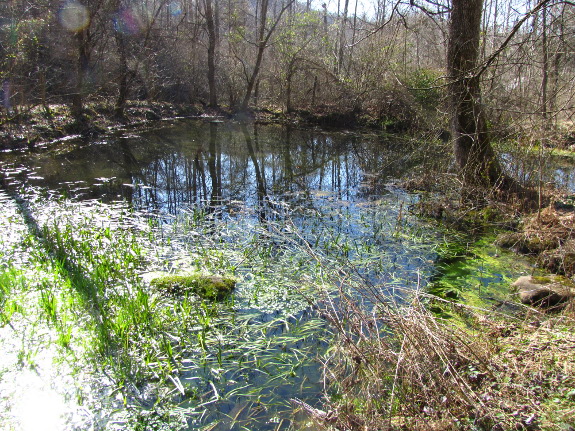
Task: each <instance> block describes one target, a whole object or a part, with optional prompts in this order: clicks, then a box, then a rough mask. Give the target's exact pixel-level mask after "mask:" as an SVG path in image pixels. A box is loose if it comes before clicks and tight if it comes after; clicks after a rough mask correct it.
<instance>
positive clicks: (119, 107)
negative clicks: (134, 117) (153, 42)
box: [114, 31, 128, 120]
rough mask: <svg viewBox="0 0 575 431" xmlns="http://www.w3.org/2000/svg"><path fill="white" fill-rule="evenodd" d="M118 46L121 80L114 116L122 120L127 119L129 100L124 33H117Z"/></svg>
mask: <svg viewBox="0 0 575 431" xmlns="http://www.w3.org/2000/svg"><path fill="white" fill-rule="evenodd" d="M116 44H117V46H118V55H119V61H120V79H119V85H118V98H117V99H116V106H114V115H115V116H116V118H118V119H120V120H125V119H126V114H125V112H124V110H125V108H126V101H127V100H128V58H127V56H126V39H125V37H124V35H123V34H122V32H120V31H117V32H116Z"/></svg>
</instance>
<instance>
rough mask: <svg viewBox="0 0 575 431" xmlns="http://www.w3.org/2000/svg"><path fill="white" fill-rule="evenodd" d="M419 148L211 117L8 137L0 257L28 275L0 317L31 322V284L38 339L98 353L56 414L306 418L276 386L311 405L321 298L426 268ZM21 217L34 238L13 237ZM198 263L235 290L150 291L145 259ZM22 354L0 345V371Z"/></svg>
mask: <svg viewBox="0 0 575 431" xmlns="http://www.w3.org/2000/svg"><path fill="white" fill-rule="evenodd" d="M429 157H430V153H429V151H428V150H427V149H425V148H422V146H421V145H419V143H417V142H412V141H410V140H407V139H404V138H402V137H397V136H396V137H394V136H389V137H375V136H365V135H358V134H352V133H344V132H340V133H335V132H331V133H328V132H322V131H314V130H311V131H310V130H301V129H297V128H294V127H285V126H275V125H254V124H249V125H246V124H242V123H233V122H225V123H224V122H219V121H211V122H204V121H181V122H177V123H175V124H169V125H166V126H165V127H162V128H157V129H154V130H149V131H146V132H142V133H139V134H133V133H131V132H129V131H124V132H122V131H120V132H118V134H117V135H116V136H114V137H113V138H109V139H106V140H105V141H99V142H89V143H88V144H84V145H79V146H71V147H70V148H69V150H68V151H62V152H60V153H55V152H53V151H51V152H43V151H39V152H36V153H33V154H28V155H26V156H25V157H22V156H19V155H13V154H6V155H4V157H3V158H4V162H3V171H4V190H3V192H2V196H1V198H2V200H3V202H5V207H6V208H9V209H10V211H8V210H7V211H6V213H5V215H4V222H3V228H4V231H5V234H4V238H3V240H2V245H3V248H4V252H3V254H2V256H1V257H2V263H3V270H4V273H5V274H8V275H6V277H7V278H6V279H7V280H8V279H9V280H11V282H12V283H13V282H14V280H24V281H23V282H22V284H23V285H31V286H35V285H37V286H39V287H38V288H35V289H29V290H26V288H24V287H22V292H20V293H19V295H20V299H11V296H10V292H9V291H8V290H7V289H4V294H3V297H2V298H0V299H2V301H3V305H4V309H5V310H12V311H11V312H10V313H9V314H8V312H7V311H5V312H4V314H3V322H10V327H11V328H16V329H18V330H19V331H20V330H22V331H26V330H27V329H26V328H27V327H29V326H30V321H31V320H32V317H30V318H29V319H28V318H26V319H17V318H14V317H13V316H18V315H23V316H31V315H34V313H35V312H29V313H26V312H25V311H24V310H25V309H26V307H27V305H26V304H31V303H34V304H36V306H37V307H40V310H39V311H38V312H37V316H44V317H41V318H40V317H37V321H35V323H34V325H33V326H34V328H35V329H34V330H33V331H32V332H34V333H38V332H39V331H40V330H39V329H38V328H44V327H46V334H49V333H51V332H52V333H53V334H52V335H46V337H47V339H48V340H55V341H53V342H45V343H44V347H43V348H45V349H50V347H49V346H54V345H56V346H59V347H58V351H57V352H56V353H54V355H55V356H58V355H60V356H59V357H68V358H70V357H71V359H68V360H69V361H72V362H74V361H80V363H84V362H86V361H87V363H89V364H90V365H89V367H90V369H92V372H91V373H90V377H89V378H87V380H86V383H85V385H86V386H88V387H90V388H91V389H88V388H87V387H85V386H84V385H83V384H82V385H80V384H76V387H75V388H72V389H70V387H69V386H68V387H64V388H63V387H61V386H58V385H56V386H54V385H52V389H53V390H56V392H58V394H59V395H58V396H60V397H61V398H62V399H63V400H65V401H63V402H62V403H61V405H62V406H63V407H61V409H60V410H58V409H56V408H52V409H51V410H52V413H51V414H52V415H57V418H56V419H55V423H58V424H59V427H60V428H59V429H82V428H84V429H86V428H91V429H210V430H227V429H230V430H231V429H234V430H235V429H237V430H240V429H258V430H287V429H302V430H303V429H314V428H313V425H311V424H308V423H307V422H306V419H305V417H304V416H301V417H298V416H294V415H293V413H292V412H293V408H292V405H291V404H290V400H293V399H297V400H301V401H303V402H305V403H308V404H310V405H311V406H314V407H317V408H321V402H322V398H321V397H322V394H323V393H324V390H325V388H324V382H323V380H322V370H321V366H320V361H319V359H321V357H322V356H323V355H324V354H325V353H326V349H328V348H329V345H330V340H331V338H332V337H333V334H331V333H330V331H331V328H330V327H329V326H328V325H327V324H326V323H325V321H324V320H323V319H322V318H321V316H320V314H318V313H317V304H318V303H319V302H322V301H330V300H334V298H336V297H337V291H338V289H346V288H352V287H353V288H355V289H356V290H357V291H358V292H360V291H361V289H362V287H363V288H364V289H366V290H369V292H370V294H369V295H367V294H366V295H362V294H359V293H358V294H357V301H358V303H359V302H361V303H362V306H364V307H373V306H374V305H375V304H377V301H378V300H380V298H387V299H389V300H392V301H397V302H401V301H404V300H405V298H409V295H410V294H412V293H413V292H414V291H416V290H423V289H425V286H426V284H427V282H428V280H429V279H430V277H431V276H432V274H433V273H434V271H435V268H434V262H435V259H436V256H437V249H438V247H439V246H440V244H442V243H444V242H445V239H444V236H445V232H443V231H441V230H440V229H439V228H438V227H431V225H430V224H428V223H427V222H425V221H423V220H420V219H418V218H416V217H414V216H413V215H412V214H411V213H410V211H409V209H410V206H411V205H413V204H414V203H415V202H417V199H418V197H417V196H416V195H412V194H408V193H406V192H404V191H402V190H400V189H399V188H397V187H395V186H394V183H395V181H396V180H398V179H401V178H402V177H404V176H405V175H406V174H409V173H410V172H412V171H413V170H415V169H418V168H419V167H420V166H421V164H422V162H423V160H424V159H426V158H429ZM19 214H24V217H23V219H24V222H25V223H23V222H22V220H20V222H19V223H18V222H16V220H17V219H18V218H19ZM26 225H27V226H28V231H29V232H32V233H34V232H36V233H37V234H38V236H40V237H42V241H40V242H38V243H31V241H32V240H30V239H26V238H27V235H29V234H27V233H26ZM31 225H32V226H33V227H34V228H31ZM8 232H12V233H11V234H10V235H9V234H8ZM11 238H12V239H11ZM14 238H15V239H14ZM30 244H32V245H30ZM41 247H45V248H46V250H45V251H44V252H42V253H34V252H33V251H32V252H31V249H35V248H41ZM46 260H51V262H52V263H51V264H50V265H47V264H45V261H46ZM31 268H35V269H36V271H37V272H38V273H42V272H43V275H42V276H37V275H36V276H34V277H35V279H37V280H39V281H35V282H31V281H29V280H28V278H27V277H30V275H29V272H30V269H31ZM523 269H524V268H522V269H517V268H512V269H510V270H512V271H515V272H520V271H521V270H523ZM195 271H200V272H209V273H216V274H230V275H232V276H234V277H235V279H236V280H237V287H236V290H235V292H234V294H233V295H232V297H231V298H229V300H227V301H225V302H224V303H223V304H211V303H205V302H198V301H197V299H193V298H188V297H185V298H183V299H182V298H175V299H174V298H169V297H166V296H165V295H163V294H161V293H157V292H150V285H149V280H150V279H151V278H153V277H154V276H155V275H156V274H158V273H179V272H195ZM14 274H16V275H14ZM54 274H56V275H54ZM508 276H511V275H510V274H503V273H499V274H496V275H495V276H492V275H488V276H485V274H484V273H482V274H481V276H478V279H481V280H489V281H490V282H491V281H493V279H494V277H495V278H496V279H497V280H498V281H499V282H502V281H505V280H507V277H508ZM10 277H11V278H10ZM48 286H49V287H48ZM62 286H67V287H62ZM358 286H359V287H358ZM50 289H51V290H50ZM63 292H68V293H63ZM374 292H375V293H374ZM335 300H336V299H335ZM94 304H97V306H95V305H94ZM50 316H53V317H50ZM138 318H139V319H140V320H138ZM27 319H28V320H27ZM19 325H20V326H19ZM26 325H28V326H26ZM6 326H7V325H6V324H5V325H4V327H5V328H6ZM16 329H14V332H16ZM7 331H8V333H9V334H4V335H3V336H2V342H3V345H6V346H7V345H8V341H7V340H8V339H10V337H12V339H13V338H14V334H12V335H10V334H11V332H10V330H9V329H7ZM28 331H29V332H30V330H28ZM50 331H51V332H50ZM50 337H52V338H50ZM80 339H82V340H84V342H83V343H79V342H78V340H80ZM87 340H90V341H87ZM39 343H40V341H39ZM12 344H14V343H12ZM30 344H33V343H32V342H30ZM80 346H81V347H80ZM13 350H14V355H16V356H17V357H18V358H21V357H22V355H23V354H24V353H26V352H27V353H28V354H30V351H42V349H41V348H40V347H35V348H33V347H32V346H29V348H28V349H24V348H19V347H17V346H16V347H13ZM62 351H63V352H64V353H62ZM23 352H24V353H23ZM71 352H72V353H71ZM7 356H9V354H7ZM16 356H15V357H16ZM44 356H46V355H44ZM86 358H92V360H91V361H89V360H87V359H86ZM34 361H35V362H34ZM29 362H30V363H31V362H34V363H36V365H35V367H36V369H37V370H40V371H38V372H39V373H40V374H42V373H41V370H42V369H43V370H44V371H45V372H44V375H45V376H46V378H47V379H50V378H54V371H49V370H48V369H49V368H50V365H44V366H43V367H44V368H42V366H39V365H38V363H39V358H35V359H34V358H33V360H30V361H29ZM52 362H54V361H52ZM56 362H58V363H59V364H60V365H59V366H61V364H62V363H64V362H66V361H64V360H62V359H60V361H56ZM15 364H19V365H15ZM22 364H28V362H27V361H23V360H19V361H18V360H14V361H13V362H10V361H7V365H3V369H4V371H3V372H4V373H5V375H6V376H8V377H7V378H6V379H5V381H6V382H9V381H10V379H13V381H14V382H17V381H18V379H19V378H20V376H21V374H19V373H22V372H23V370H24V369H25V368H26V367H23V366H22ZM10 367H11V368H10ZM87 367H88V365H87ZM62 372H63V373H67V374H68V375H72V376H74V375H75V374H74V373H78V370H77V369H74V367H69V366H68V367H64V368H63V370H62ZM10 376H11V377H10ZM48 386H49V385H48ZM79 386H81V387H79ZM27 390H30V389H29V388H28V389H27ZM79 394H80V395H79ZM29 395H30V394H29V393H26V390H25V391H24V392H23V393H20V394H19V395H18V394H12V393H7V392H6V391H5V390H3V393H2V399H4V400H5V406H6V407H7V409H6V412H7V413H5V417H4V419H3V421H4V422H1V421H0V424H2V423H4V424H8V425H10V426H14V427H18V425H13V424H20V426H21V427H22V428H21V429H25V427H24V426H22V423H24V422H25V421H24V422H23V420H22V419H21V418H20V419H19V418H18V417H17V415H18V411H19V410H18V408H17V406H19V405H21V404H22V403H21V402H19V401H17V400H15V399H16V398H17V397H18V396H20V397H26V396H29ZM55 396H56V395H54V396H53V397H52V398H54V397H55ZM74 397H76V398H82V399H90V400H91V401H90V402H87V401H86V402H84V403H79V405H76V404H78V403H76V404H74V403H72V402H71V401H70V398H74ZM66 400H67V401H66ZM72 404H74V406H75V407H74V408H73V407H72ZM86 411H90V414H89V415H86V413H85V412H86ZM46 415H48V413H46ZM82 415H83V416H82ZM78 416H82V417H83V419H82V420H79V419H78ZM58 421H60V422H58ZM62 424H64V425H62ZM146 427H148V428H146ZM154 427H155V428H154ZM162 427H163V428H162ZM30 429H33V427H31V428H30Z"/></svg>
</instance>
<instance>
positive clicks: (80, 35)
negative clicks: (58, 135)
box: [72, 30, 90, 125]
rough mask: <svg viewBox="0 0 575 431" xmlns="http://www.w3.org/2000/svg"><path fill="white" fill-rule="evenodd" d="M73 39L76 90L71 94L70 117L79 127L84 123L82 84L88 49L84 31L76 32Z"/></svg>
mask: <svg viewBox="0 0 575 431" xmlns="http://www.w3.org/2000/svg"><path fill="white" fill-rule="evenodd" d="M75 39H76V43H77V50H78V51H77V53H78V57H77V64H76V88H75V90H74V93H73V94H72V116H73V117H74V120H75V121H76V122H77V123H78V124H79V125H83V124H84V123H85V122H86V117H85V116H84V97H83V93H84V82H85V77H86V74H87V73H88V66H89V63H90V49H89V47H88V40H87V39H88V38H87V35H86V30H80V31H78V32H77V33H76V35H75Z"/></svg>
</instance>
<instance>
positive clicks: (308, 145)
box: [27, 122, 417, 218]
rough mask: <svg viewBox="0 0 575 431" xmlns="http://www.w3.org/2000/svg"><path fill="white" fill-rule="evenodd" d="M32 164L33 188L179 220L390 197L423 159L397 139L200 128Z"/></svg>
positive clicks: (164, 131) (272, 129)
mask: <svg viewBox="0 0 575 431" xmlns="http://www.w3.org/2000/svg"><path fill="white" fill-rule="evenodd" d="M27 164H29V165H31V166H29V167H30V168H31V169H32V170H33V175H30V173H29V177H31V179H30V178H29V181H31V182H34V177H35V178H40V177H41V184H42V185H43V186H47V187H48V188H63V187H65V188H69V189H70V190H71V192H72V193H75V194H77V195H81V194H84V195H85V196H87V197H92V198H93V197H100V198H102V199H104V200H115V199H118V198H119V197H121V198H124V199H126V200H127V201H129V202H131V203H132V205H133V206H134V207H135V208H137V209H146V210H153V211H159V212H165V213H169V214H175V213H177V212H178V211H180V210H181V209H186V208H190V207H194V208H197V207H198V206H202V207H206V208H207V207H214V206H218V205H221V204H225V208H224V211H225V212H227V213H232V214H233V212H234V210H237V208H236V207H235V205H234V204H237V203H238V202H241V203H243V204H245V205H247V206H251V207H257V208H258V214H259V217H260V218H269V217H271V215H272V214H273V212H274V210H273V208H270V202H272V201H288V202H290V203H292V204H297V205H302V206H307V207H313V200H314V197H317V196H322V195H325V194H328V193H330V194H333V195H334V196H335V197H336V198H337V199H340V200H347V201H354V200H357V199H366V198H368V197H371V196H374V195H381V194H384V193H386V190H385V188H384V184H385V182H386V179H389V178H394V177H400V176H401V175H402V174H403V173H404V172H406V171H407V170H408V169H410V167H412V166H414V165H416V164H417V160H414V159H413V157H412V154H411V152H410V148H406V146H405V145H404V144H402V142H400V141H396V142H394V141H382V140H369V139H365V138H363V139H362V138H358V137H356V136H352V135H345V134H331V135H326V134H323V133H318V132H310V131H302V130H297V129H294V128H291V127H275V126H265V127H264V126H258V125H246V124H228V123H215V122H213V123H209V124H206V123H198V122H196V123H193V124H191V125H190V124H183V125H181V126H176V127H168V128H165V129H162V130H157V131H152V132H150V133H147V134H145V135H144V136H130V135H127V136H120V137H118V138H117V139H115V140H114V141H112V142H107V143H100V144H98V143H94V144H92V145H90V146H87V147H84V148H79V149H76V150H74V151H72V152H70V153H66V154H61V155H55V156H54V155H41V154H39V155H36V156H35V157H34V158H33V159H32V161H31V163H30V162H27ZM80 182H83V183H80ZM79 184H82V185H83V184H86V185H87V187H84V186H82V187H80V186H79Z"/></svg>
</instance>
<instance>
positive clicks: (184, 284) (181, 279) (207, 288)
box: [150, 274, 236, 301]
mask: <svg viewBox="0 0 575 431" xmlns="http://www.w3.org/2000/svg"><path fill="white" fill-rule="evenodd" d="M150 284H151V285H152V286H154V287H155V288H156V289H158V290H159V291H161V292H165V293H167V294H170V295H184V294H186V293H194V294H196V295H198V296H199V297H200V298H203V299H211V300H217V301H221V300H222V299H224V298H225V297H227V296H228V295H229V294H230V293H231V292H232V290H234V288H235V286H236V280H235V279H233V278H230V277H220V276H215V275H210V276H207V275H201V274H192V275H166V276H162V277H157V278H154V279H153V280H152V281H151V282H150Z"/></svg>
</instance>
